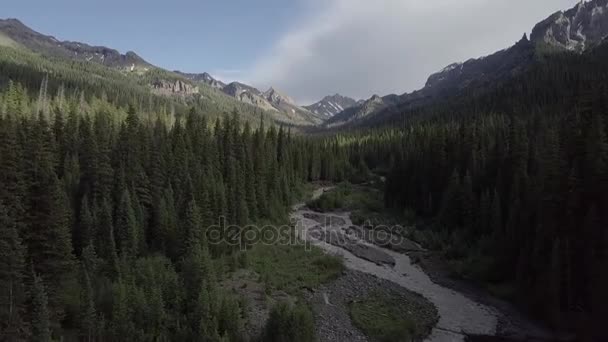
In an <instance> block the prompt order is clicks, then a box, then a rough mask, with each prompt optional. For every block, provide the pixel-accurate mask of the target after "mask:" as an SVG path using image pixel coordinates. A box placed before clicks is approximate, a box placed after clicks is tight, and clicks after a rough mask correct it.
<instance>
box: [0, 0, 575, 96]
mask: <svg viewBox="0 0 608 342" xmlns="http://www.w3.org/2000/svg"><path fill="white" fill-rule="evenodd" d="M8 2H9V3H8V4H3V6H2V7H3V8H2V17H4V18H17V19H19V20H21V21H22V22H24V23H25V24H26V25H28V26H30V27H31V28H33V29H35V30H37V31H39V32H41V33H44V34H49V35H52V36H55V37H56V38H58V39H60V40H72V41H80V42H85V43H89V44H91V45H104V46H108V47H112V48H115V49H117V50H119V51H121V52H123V53H124V52H126V51H129V50H132V51H135V52H136V53H137V54H139V55H140V56H142V57H143V58H144V59H146V60H147V61H148V62H150V63H152V64H154V65H158V66H160V67H163V68H166V69H169V70H181V71H185V72H205V71H206V72H209V73H210V74H211V75H213V76H215V77H217V78H219V79H221V80H223V81H228V82H229V81H241V82H245V83H248V84H252V85H254V86H256V87H258V88H260V89H262V90H264V89H266V88H268V87H270V86H274V87H275V88H276V89H279V90H281V91H282V92H284V93H286V94H288V95H290V96H291V97H292V98H294V99H295V100H296V101H298V103H300V104H309V103H312V102H315V101H317V100H319V99H321V98H323V97H324V96H326V95H330V94H334V93H340V94H342V95H346V96H350V97H353V98H355V99H366V98H369V97H370V96H372V95H373V94H378V95H386V94H391V93H397V94H402V93H404V92H410V91H413V90H416V89H419V88H421V87H423V86H424V83H425V82H426V79H427V78H428V76H429V75H430V74H432V73H433V72H436V71H438V70H441V69H442V68H443V67H445V66H447V65H448V64H451V63H453V62H462V61H465V60H467V59H469V58H473V57H480V56H485V55H488V54H491V53H493V52H495V51H497V50H501V49H503V48H506V47H508V46H510V45H512V44H514V43H515V42H516V41H518V40H519V39H520V38H521V36H522V35H523V34H524V33H528V34H529V32H530V31H531V29H532V27H533V26H534V25H535V24H536V23H537V22H539V21H541V20H543V19H544V18H546V17H548V16H549V15H550V14H552V13H554V12H556V11H558V10H565V9H568V8H571V7H573V6H574V5H575V4H576V3H577V2H578V1H577V0H249V1H246V0H170V1H168V0H167V1H161V0H147V1H141V0H103V1H96V0H53V1H45V0H9V1H8Z"/></svg>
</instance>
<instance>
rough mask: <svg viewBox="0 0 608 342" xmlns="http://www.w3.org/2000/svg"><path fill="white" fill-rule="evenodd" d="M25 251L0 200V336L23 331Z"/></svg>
mask: <svg viewBox="0 0 608 342" xmlns="http://www.w3.org/2000/svg"><path fill="white" fill-rule="evenodd" d="M24 253H25V250H24V248H23V246H22V244H21V239H20V237H19V233H18V232H17V226H16V224H15V222H14V220H12V219H11V218H10V217H9V214H8V211H7V209H6V207H4V205H3V203H2V202H1V201H0V340H6V341H11V340H19V339H20V337H22V336H23V335H24V333H25V329H26V326H25V323H24V318H25V317H24V313H25V301H26V292H25V286H24V283H23V272H24V267H25V260H24V258H25V256H24Z"/></svg>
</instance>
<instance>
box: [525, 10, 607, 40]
mask: <svg viewBox="0 0 608 342" xmlns="http://www.w3.org/2000/svg"><path fill="white" fill-rule="evenodd" d="M606 36H608V0H594V1H590V2H585V1H582V2H580V3H579V4H578V5H576V6H575V7H574V8H572V9H570V10H567V11H559V12H557V13H555V14H553V15H551V16H550V17H549V18H547V19H545V20H543V21H542V22H540V23H538V24H537V25H536V26H535V27H534V29H533V30H532V35H531V36H530V38H531V40H532V41H533V42H535V43H543V44H547V45H549V46H551V47H554V48H558V49H564V50H569V51H575V52H583V51H585V50H586V49H589V48H591V47H593V46H596V45H597V44H598V43H600V42H601V41H603V40H604V38H606Z"/></svg>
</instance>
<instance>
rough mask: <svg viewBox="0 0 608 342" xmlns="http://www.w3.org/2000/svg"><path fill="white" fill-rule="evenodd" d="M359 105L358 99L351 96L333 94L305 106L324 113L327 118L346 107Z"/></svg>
mask: <svg viewBox="0 0 608 342" xmlns="http://www.w3.org/2000/svg"><path fill="white" fill-rule="evenodd" d="M356 105H357V101H356V100H353V99H351V98H350V97H346V96H342V95H340V94H335V95H331V96H325V97H324V98H323V99H322V100H321V101H319V102H317V103H314V104H311V105H310V106H304V108H306V109H308V110H310V111H311V112H313V113H315V114H319V115H323V116H324V117H326V118H331V117H332V116H334V115H336V114H338V113H340V112H342V111H344V110H345V109H348V108H351V107H353V106H356Z"/></svg>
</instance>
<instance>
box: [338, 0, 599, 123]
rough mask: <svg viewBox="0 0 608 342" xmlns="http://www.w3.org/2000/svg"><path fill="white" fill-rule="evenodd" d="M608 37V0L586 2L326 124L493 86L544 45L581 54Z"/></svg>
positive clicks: (525, 63)
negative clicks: (508, 43)
mask: <svg viewBox="0 0 608 342" xmlns="http://www.w3.org/2000/svg"><path fill="white" fill-rule="evenodd" d="M606 41H608V0H591V1H582V2H580V3H579V4H577V5H576V6H574V8H572V9H570V10H567V11H560V12H557V13H555V14H553V15H551V16H550V17H549V18H547V19H546V20H544V21H542V22H540V23H539V24H537V25H536V26H535V27H534V29H533V31H532V35H531V36H530V40H528V38H527V37H526V36H525V35H524V37H523V38H522V39H521V40H520V41H519V42H517V43H516V44H515V45H513V46H512V47H510V48H507V49H504V50H501V51H498V52H496V53H494V54H492V55H489V56H486V57H481V58H477V59H470V60H468V61H466V62H464V63H453V64H450V65H448V66H447V67H445V68H444V69H443V70H441V71H439V72H437V73H435V74H432V75H431V76H429V78H428V80H427V82H426V85H425V87H424V88H422V89H420V90H417V91H414V92H412V93H409V94H408V93H406V94H403V95H400V96H399V97H398V99H397V100H396V101H393V102H392V103H391V102H388V101H387V100H386V97H384V98H383V100H384V101H383V102H384V105H382V103H381V102H380V101H379V99H378V98H371V99H369V100H367V101H366V102H365V103H363V104H357V106H355V107H352V108H350V109H347V110H345V111H343V112H342V113H339V114H337V115H336V116H334V117H333V118H331V119H330V120H328V121H327V124H328V126H337V125H343V124H347V123H354V122H357V123H358V124H364V123H363V122H364V121H365V122H367V121H366V120H368V119H370V118H375V117H385V118H386V117H390V116H391V115H392V114H393V113H398V112H403V111H404V110H407V109H411V108H415V107H416V106H420V105H424V104H428V103H430V102H432V101H434V100H436V99H438V98H445V97H448V96H453V95H456V94H459V93H460V92H461V91H462V90H464V89H470V88H471V87H488V86H492V85H494V84H496V83H497V82H500V81H502V80H505V79H507V78H509V77H512V76H514V75H517V74H519V73H521V72H523V71H524V70H525V69H526V68H527V67H528V66H529V65H531V63H533V61H534V59H535V54H536V53H537V52H538V51H539V50H538V48H539V47H541V48H543V47H550V48H552V49H557V50H567V51H572V52H578V53H582V52H585V51H587V50H589V49H591V48H593V47H594V46H596V45H598V44H601V43H604V42H606ZM387 102H388V103H387Z"/></svg>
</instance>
